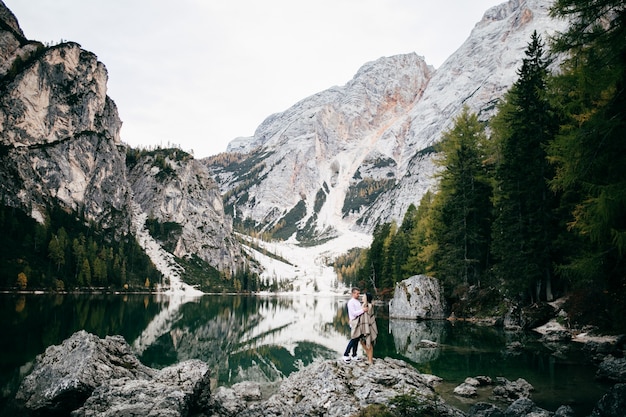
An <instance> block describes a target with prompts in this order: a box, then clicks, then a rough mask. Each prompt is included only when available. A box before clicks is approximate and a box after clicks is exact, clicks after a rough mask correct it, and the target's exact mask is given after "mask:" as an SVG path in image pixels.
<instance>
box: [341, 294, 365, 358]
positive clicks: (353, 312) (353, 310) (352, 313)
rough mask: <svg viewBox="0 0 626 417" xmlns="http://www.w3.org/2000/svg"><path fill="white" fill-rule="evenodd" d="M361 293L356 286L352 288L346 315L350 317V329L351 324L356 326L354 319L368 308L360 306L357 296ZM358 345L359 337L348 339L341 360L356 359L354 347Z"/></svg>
mask: <svg viewBox="0 0 626 417" xmlns="http://www.w3.org/2000/svg"><path fill="white" fill-rule="evenodd" d="M360 295H361V290H359V289H358V288H352V298H350V301H348V317H349V318H350V329H352V326H356V319H357V318H358V317H359V316H360V315H361V314H363V313H365V312H366V311H367V310H368V308H367V307H361V303H360V301H359V296H360ZM358 346H359V338H358V337H357V338H356V339H350V342H348V347H346V351H345V352H344V353H343V361H344V362H345V363H350V361H351V360H352V359H354V360H356V361H358V360H360V358H359V357H357V356H356V349H357V347H358ZM350 350H352V358H350Z"/></svg>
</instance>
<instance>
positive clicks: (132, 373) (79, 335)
mask: <svg viewBox="0 0 626 417" xmlns="http://www.w3.org/2000/svg"><path fill="white" fill-rule="evenodd" d="M209 377H210V372H209V368H208V365H207V364H206V363H205V362H202V361H200V360H189V361H185V362H181V363H179V364H176V365H173V366H170V367H167V368H164V369H162V370H159V371H157V370H154V369H152V368H149V367H147V366H145V365H142V364H141V362H139V360H138V359H137V357H136V356H135V355H134V353H133V352H132V350H131V348H130V346H129V345H128V343H126V341H125V340H124V339H123V338H122V337H121V336H107V337H106V338H104V339H100V338H98V337H97V336H94V335H92V334H89V333H87V332H85V331H84V330H81V331H79V332H76V333H74V334H73V335H72V336H71V337H70V338H69V339H67V340H65V341H64V342H63V343H61V344H60V345H57V346H51V347H49V348H48V349H46V351H45V353H43V354H42V355H39V356H38V357H37V360H36V363H35V367H34V369H33V371H32V373H30V374H29V375H28V376H27V377H26V378H24V381H23V382H22V385H21V386H20V388H19V391H18V393H17V395H16V399H17V400H18V402H20V403H21V404H22V405H23V407H24V408H25V409H26V410H27V411H28V412H32V413H35V414H40V415H52V414H54V415H57V414H58V415H69V414H70V412H71V413H72V416H75V417H91V416H117V417H120V416H140V415H141V416H186V415H188V414H189V413H190V412H193V411H196V410H198V411H203V410H206V409H209V408H210V406H211V404H212V399H211V392H210V380H209Z"/></svg>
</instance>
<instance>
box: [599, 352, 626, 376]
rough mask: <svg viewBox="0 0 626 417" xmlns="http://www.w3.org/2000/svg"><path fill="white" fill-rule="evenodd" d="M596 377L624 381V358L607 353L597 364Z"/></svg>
mask: <svg viewBox="0 0 626 417" xmlns="http://www.w3.org/2000/svg"><path fill="white" fill-rule="evenodd" d="M596 378H598V379H605V380H609V381H614V382H626V358H616V357H614V356H613V355H608V356H606V357H605V358H604V360H603V361H602V362H601V363H600V365H599V366H598V371H597V372H596Z"/></svg>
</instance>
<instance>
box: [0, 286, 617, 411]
mask: <svg viewBox="0 0 626 417" xmlns="http://www.w3.org/2000/svg"><path fill="white" fill-rule="evenodd" d="M346 301H347V299H346V298H335V297H315V296H293V297H290V296H286V297H262V296H219V295H206V296H203V297H200V298H197V299H178V298H167V297H159V296H154V295H131V294H129V295H13V294H0V317H1V318H0V331H2V333H3V334H4V335H6V336H5V337H4V338H1V339H0V348H1V351H2V352H3V355H1V357H0V388H1V395H2V397H1V398H0V411H2V410H3V409H5V407H6V404H8V403H10V401H11V399H12V398H13V396H14V395H15V392H16V389H17V387H18V386H19V383H20V381H21V379H22V378H23V375H24V374H25V373H26V372H28V370H29V369H30V366H31V364H32V362H33V360H34V359H35V356H36V355H37V354H39V353H42V352H43V351H44V350H45V349H46V347H48V346H50V345H54V344H59V343H61V342H62V341H63V340H64V339H66V338H68V337H69V336H71V335H72V334H73V333H74V332H75V331H77V330H81V329H85V330H87V331H88V332H91V333H94V334H96V335H98V336H100V337H104V336H106V335H114V334H120V335H122V336H124V338H125V339H126V340H127V341H128V343H130V344H131V346H132V347H133V349H134V350H135V352H136V353H137V355H138V356H139V358H140V359H141V361H142V362H143V363H145V364H146V365H149V366H152V367H156V368H160V367H165V366H168V365H171V364H173V363H176V362H179V361H183V360H186V359H192V358H198V359H202V360H204V361H206V362H207V363H209V365H210V366H211V369H212V375H213V376H214V378H215V385H229V384H233V383H236V382H239V381H242V380H255V381H259V382H261V383H268V384H271V383H272V382H275V381H278V380H280V379H281V378H283V377H284V376H286V375H289V374H290V373H291V372H293V371H295V370H297V369H298V368H300V367H302V366H306V365H308V364H309V363H311V362H312V361H314V360H316V359H322V358H338V357H339V356H340V355H341V353H342V351H343V349H344V348H345V345H346V344H347V340H348V333H349V330H348V322H347V317H346V313H345V303H346ZM377 323H378V326H379V338H378V341H377V344H376V348H375V356H376V357H385V356H391V357H395V358H398V359H403V360H406V361H408V362H410V363H411V364H413V365H414V366H415V367H416V368H417V369H419V370H420V371H421V372H428V373H432V374H435V375H437V376H440V377H442V378H443V379H444V382H443V384H441V386H439V387H438V391H439V393H440V394H441V395H442V396H443V397H444V398H445V399H446V400H447V401H449V402H450V403H453V404H454V405H456V406H458V407H460V408H461V409H467V407H468V406H469V403H467V402H465V401H463V400H460V399H458V398H457V397H455V396H453V395H452V394H451V392H452V390H453V389H454V387H456V386H457V385H458V384H460V383H461V382H463V380H464V379H465V378H466V377H468V376H478V375H486V376H490V377H492V378H494V379H495V378H496V377H500V376H501V377H506V378H507V379H510V380H515V379H517V378H524V379H526V380H527V381H528V382H530V383H531V384H532V385H533V386H534V387H535V389H536V391H535V392H534V393H533V396H532V399H533V400H534V401H535V402H536V403H537V404H538V405H540V406H542V407H544V408H546V409H548V410H550V411H554V410H555V409H556V408H557V407H558V406H559V405H561V404H570V405H572V406H573V407H574V409H575V410H576V413H577V415H580V416H586V415H588V414H589V412H590V411H591V409H592V407H593V404H595V402H596V401H597V400H598V399H599V398H600V397H601V396H602V394H603V393H604V392H605V391H606V390H607V389H608V386H606V385H603V384H600V383H597V382H596V381H594V378H593V376H594V374H595V370H596V368H595V366H594V365H592V364H590V363H588V361H587V359H586V358H585V356H584V355H583V353H582V351H581V346H580V345H578V344H574V343H572V344H570V345H568V346H567V349H566V350H565V352H560V353H558V354H554V353H553V352H552V351H551V350H550V349H549V348H547V347H545V346H543V345H542V344H541V343H539V341H538V338H537V336H536V335H535V334H533V333H522V334H519V333H507V332H504V331H502V330H501V329H497V328H494V327H489V326H477V325H472V324H468V323H456V324H455V325H452V324H451V323H450V322H447V321H429V322H416V321H407V320H390V319H389V318H388V317H387V315H386V311H385V309H384V308H380V309H378V311H377ZM421 340H430V341H434V342H437V344H438V345H437V347H436V348H423V347H422V348H420V347H418V343H419V342H420V341H421ZM514 342H519V346H523V348H520V349H515V350H511V349H509V348H507V346H511V344H512V343H514ZM483 399H485V400H486V399H487V398H486V397H485V398H483Z"/></svg>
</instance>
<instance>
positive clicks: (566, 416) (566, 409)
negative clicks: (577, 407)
mask: <svg viewBox="0 0 626 417" xmlns="http://www.w3.org/2000/svg"><path fill="white" fill-rule="evenodd" d="M575 415H576V414H575V413H574V409H573V408H572V407H570V406H569V405H562V406H560V407H559V408H557V409H556V411H555V412H554V417H575Z"/></svg>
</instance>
